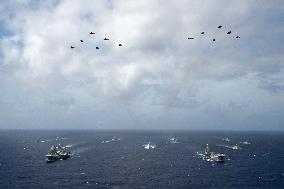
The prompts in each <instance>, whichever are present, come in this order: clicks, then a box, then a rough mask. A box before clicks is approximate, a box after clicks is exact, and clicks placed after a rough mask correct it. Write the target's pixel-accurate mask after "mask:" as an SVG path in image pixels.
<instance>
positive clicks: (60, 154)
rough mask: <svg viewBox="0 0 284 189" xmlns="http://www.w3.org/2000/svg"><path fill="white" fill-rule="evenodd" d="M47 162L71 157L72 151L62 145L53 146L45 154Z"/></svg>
mask: <svg viewBox="0 0 284 189" xmlns="http://www.w3.org/2000/svg"><path fill="white" fill-rule="evenodd" d="M45 157H46V161H47V162H54V161H57V160H64V159H68V158H70V157H71V152H70V151H69V150H67V149H66V148H65V147H61V146H60V145H57V146H54V145H53V146H51V148H50V151H49V152H48V153H47V154H46V155H45Z"/></svg>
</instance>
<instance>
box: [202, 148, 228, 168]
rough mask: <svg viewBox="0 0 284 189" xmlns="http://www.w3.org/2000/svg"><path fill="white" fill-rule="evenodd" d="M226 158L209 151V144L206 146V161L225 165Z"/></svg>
mask: <svg viewBox="0 0 284 189" xmlns="http://www.w3.org/2000/svg"><path fill="white" fill-rule="evenodd" d="M225 157H226V155H225V154H218V153H214V152H211V151H210V150H209V146H208V144H207V145H206V148H205V150H204V154H203V159H204V160H206V161H215V162H219V163H223V162H224V161H225Z"/></svg>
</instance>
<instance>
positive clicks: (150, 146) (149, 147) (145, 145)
mask: <svg viewBox="0 0 284 189" xmlns="http://www.w3.org/2000/svg"><path fill="white" fill-rule="evenodd" d="M143 147H144V148H145V149H146V150H149V149H154V148H156V145H155V144H151V143H150V142H148V144H144V145H143Z"/></svg>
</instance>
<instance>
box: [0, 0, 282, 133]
mask: <svg viewBox="0 0 284 189" xmlns="http://www.w3.org/2000/svg"><path fill="white" fill-rule="evenodd" d="M219 25H222V28H220V29H218V28H217V27H218V26H219ZM230 30H231V31H232V34H230V35H227V34H226V33H227V32H228V31H230ZM202 31H204V32H205V34H204V35H201V34H200V32H202ZM90 32H95V35H89V33H90ZM283 34H284V2H283V1H280V0H279V1H278V0H273V1H266V0H240V1H235V0H179V1H176V0H168V1H163V0H135V1H133V0H49V1H44V0H13V1H1V2H0V129H154V130H284V45H283V44H284V35H283ZM237 35H238V36H240V39H236V38H235V37H236V36H237ZM105 37H106V38H109V39H110V40H109V41H104V40H103V39H104V38H105ZM188 37H194V40H188V39H187V38H188ZM213 38H215V39H216V41H215V42H213V41H212V39H213ZM81 39H82V40H84V42H83V43H81V42H80V40H81ZM119 43H121V44H122V47H119V46H118V44H119ZM71 45H72V46H75V48H74V49H71V48H70V46H71ZM96 46H99V47H100V49H99V50H97V49H96Z"/></svg>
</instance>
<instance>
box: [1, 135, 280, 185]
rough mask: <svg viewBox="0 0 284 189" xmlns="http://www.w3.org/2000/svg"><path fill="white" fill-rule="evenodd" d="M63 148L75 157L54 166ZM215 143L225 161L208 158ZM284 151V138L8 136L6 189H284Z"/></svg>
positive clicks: (4, 156) (3, 174)
mask: <svg viewBox="0 0 284 189" xmlns="http://www.w3.org/2000/svg"><path fill="white" fill-rule="evenodd" d="M171 137H175V138H176V139H177V140H178V143H174V144H173V143H170V140H169V139H170V138H171ZM226 138H228V139H229V140H228V139H227V141H226V140H225V139H226ZM244 141H248V142H250V143H251V144H242V143H240V142H244ZM148 142H151V143H152V144H155V145H156V148H154V149H149V150H146V149H145V148H144V147H143V146H142V145H143V144H147V143H148ZM58 143H60V144H61V145H62V146H66V147H68V148H69V149H70V150H71V152H72V154H73V156H72V158H71V159H68V160H63V161H57V162H54V163H46V162H45V154H46V153H47V152H48V150H49V148H50V146H51V145H52V144H58ZM207 143H208V144H209V146H210V148H211V150H212V151H215V152H220V153H225V154H226V161H225V163H213V162H207V161H204V160H203V159H202V157H201V156H200V153H202V152H203V150H204V148H205V146H206V144H207ZM236 144H237V145H238V146H239V147H240V148H239V149H235V150H234V149H233V148H232V147H233V146H234V145H236ZM283 146H284V133H281V132H280V133H276V132H274V133H273V132H197V131H194V132H193V131H191V132H190V131H188V132H143V131H139V132H138V131H136V132H135V131H121V132H119V131H108V132H106V131H105V132H104V131H40V130H21V131H3V130H2V131H0V154H1V156H0V188H1V189H2V188H3V189H8V188H12V189H16V188H28V189H39V188H52V189H56V188H76V189H78V188H155V189H156V188H284V153H283V152H284V147H283Z"/></svg>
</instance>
